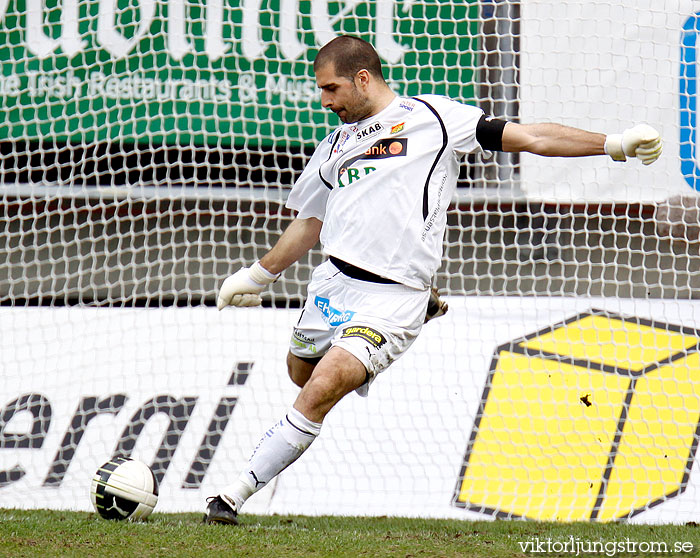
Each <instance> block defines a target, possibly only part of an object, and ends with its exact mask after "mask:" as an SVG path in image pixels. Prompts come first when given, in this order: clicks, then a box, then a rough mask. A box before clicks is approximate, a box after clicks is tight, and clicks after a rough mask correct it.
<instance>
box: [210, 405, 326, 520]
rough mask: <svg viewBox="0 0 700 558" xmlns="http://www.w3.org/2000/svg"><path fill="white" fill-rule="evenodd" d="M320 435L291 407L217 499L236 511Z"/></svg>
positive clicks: (317, 426)
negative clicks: (244, 467) (225, 502)
mask: <svg viewBox="0 0 700 558" xmlns="http://www.w3.org/2000/svg"><path fill="white" fill-rule="evenodd" d="M319 432H321V424H320V423H318V422H312V421H310V420H309V419H307V418H306V417H305V416H304V415H302V414H301V413H300V412H299V411H297V410H296V409H295V408H294V407H292V408H291V409H290V410H289V411H288V412H287V415H286V416H285V417H284V418H283V419H282V420H281V421H279V422H278V423H277V424H275V425H274V426H273V427H272V428H270V430H268V431H267V432H265V435H264V436H263V437H262V438H261V439H260V441H259V442H258V445H257V447H256V448H255V451H253V455H251V456H250V459H249V460H248V466H247V467H246V469H245V470H244V471H243V472H242V473H241V475H240V476H239V477H238V480H237V481H236V482H234V483H233V484H230V485H228V486H226V487H225V488H224V489H223V491H222V492H221V494H220V496H221V497H222V498H224V500H226V501H227V502H228V503H229V504H231V505H233V506H234V509H235V510H236V511H238V510H240V509H241V506H242V505H243V503H244V502H245V501H246V500H247V499H248V498H250V496H252V495H253V494H254V493H255V492H257V491H258V490H260V489H261V488H262V487H263V486H265V485H266V484H267V483H268V482H270V481H271V480H272V479H273V478H275V477H276V476H277V475H278V474H280V473H281V472H282V471H284V470H285V469H286V468H287V467H289V466H290V465H291V464H292V463H294V462H295V461H296V460H297V459H298V458H299V456H300V455H301V454H302V453H304V452H305V451H306V449H307V448H308V447H309V446H310V445H311V442H313V441H314V440H315V439H316V436H318V434H319Z"/></svg>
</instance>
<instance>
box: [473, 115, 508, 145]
mask: <svg viewBox="0 0 700 558" xmlns="http://www.w3.org/2000/svg"><path fill="white" fill-rule="evenodd" d="M506 124H507V122H506V121H505V120H500V119H498V118H491V119H490V120H487V119H486V115H483V114H482V115H481V119H480V120H479V123H478V124H477V125H476V141H478V142H479V145H481V148H482V149H484V150H486V151H503V128H505V127H506Z"/></svg>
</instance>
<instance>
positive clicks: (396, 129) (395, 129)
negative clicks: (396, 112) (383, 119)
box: [390, 122, 406, 134]
mask: <svg viewBox="0 0 700 558" xmlns="http://www.w3.org/2000/svg"><path fill="white" fill-rule="evenodd" d="M404 124H406V123H405V122H401V124H397V125H396V126H392V127H391V132H390V133H391V134H398V133H399V132H400V131H402V130H403V127H404Z"/></svg>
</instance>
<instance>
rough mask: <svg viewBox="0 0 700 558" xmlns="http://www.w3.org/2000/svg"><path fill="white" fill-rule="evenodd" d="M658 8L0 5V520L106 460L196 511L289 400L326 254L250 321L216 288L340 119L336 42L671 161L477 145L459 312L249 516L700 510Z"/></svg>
mask: <svg viewBox="0 0 700 558" xmlns="http://www.w3.org/2000/svg"><path fill="white" fill-rule="evenodd" d="M657 4H658V2H652V1H651V0H644V1H639V0H637V1H635V2H632V1H631V0H624V1H622V2H609V1H605V2H604V1H596V0H593V1H591V0H588V1H585V2H584V1H582V0H564V1H562V2H558V3H556V5H553V4H552V3H551V2H548V1H547V2H545V1H540V0H528V1H526V2H516V1H508V0H498V1H497V0H482V1H476V0H472V1H466V0H462V1H457V0H420V1H419V0H404V1H403V2H394V1H391V0H372V1H360V0H347V1H342V2H341V1H331V0H311V1H308V2H307V1H299V0H270V1H263V0H258V1H252V0H243V1H242V2H228V3H226V2H222V1H221V0H208V1H207V2H185V1H184V0H168V1H165V0H161V1H155V0H114V1H110V0H89V1H85V2H80V3H78V2H77V1H76V0H63V1H62V2H58V1H55V0H16V1H15V2H9V1H5V2H0V39H1V40H0V52H1V53H2V60H3V61H4V63H3V66H2V73H1V74H0V96H1V97H2V108H1V109H0V111H1V113H2V119H0V154H1V157H0V208H1V209H2V212H3V219H2V221H0V223H1V225H0V226H1V227H2V236H0V302H1V303H2V305H1V306H0V331H1V332H2V335H0V355H1V356H0V370H2V374H1V375H0V502H2V504H0V505H2V506H6V507H19V508H43V507H49V508H65V509H81V510H88V509H90V494H89V487H90V481H91V479H92V476H93V474H94V472H95V470H96V469H97V468H98V467H99V466H100V465H101V464H102V463H104V462H106V461H108V460H109V459H110V458H111V457H113V456H125V457H133V458H137V459H140V460H142V461H144V462H146V463H147V464H148V465H150V466H151V468H152V469H153V471H154V474H155V476H156V479H157V481H158V483H159V485H160V502H159V504H158V508H156V511H159V510H162V511H182V510H188V511H195V510H200V509H203V506H204V503H203V502H204V499H205V498H206V497H207V496H210V495H212V494H216V493H217V492H218V490H220V489H221V488H222V487H223V486H225V485H226V484H229V483H230V482H231V481H232V480H233V479H234V478H235V477H236V476H237V475H238V472H239V470H240V469H241V468H242V467H243V466H244V465H245V462H246V459H247V457H248V455H249V454H250V453H251V451H252V450H253V449H254V447H255V445H256V443H257V441H258V439H259V437H260V436H261V435H262V433H263V432H264V431H265V430H267V428H269V427H270V426H271V425H272V424H273V423H274V422H275V421H276V420H278V419H279V417H280V416H281V415H282V414H283V413H284V411H285V409H286V408H288V407H289V406H290V405H291V404H292V402H293V401H294V398H295V395H296V393H297V388H295V387H294V385H293V384H292V383H291V381H290V380H289V379H288V377H287V375H286V364H285V362H286V353H287V350H288V347H289V343H290V336H291V332H292V328H293V326H294V324H295V323H296V320H297V319H298V317H299V312H300V309H299V308H300V306H301V305H302V303H303V302H304V299H305V287H306V283H307V282H308V280H309V277H310V273H311V270H312V269H313V267H314V266H315V265H317V264H318V263H320V262H321V261H322V260H323V258H324V257H325V256H324V254H323V253H322V251H321V249H320V247H316V248H315V249H313V250H311V252H310V253H309V255H308V256H307V257H304V258H303V259H302V260H301V261H300V262H298V263H296V264H294V265H293V266H292V267H290V268H289V269H288V270H287V271H286V272H285V273H284V274H283V276H282V277H281V278H280V279H279V280H278V281H277V282H276V283H275V284H274V285H272V287H271V288H270V289H269V290H268V291H266V292H265V293H264V296H263V298H264V304H263V307H262V308H255V309H231V308H229V309H225V310H224V311H223V312H217V310H216V308H215V299H216V292H217V288H218V286H219V285H220V283H221V282H222V281H223V279H224V278H225V277H226V276H228V275H229V274H230V273H232V272H233V271H235V270H236V269H237V268H239V267H240V266H243V265H250V264H251V263H253V262H254V261H255V260H257V259H258V258H260V257H261V256H262V255H263V254H265V252H266V251H267V250H269V249H270V247H271V246H272V245H273V244H274V243H275V241H276V239H277V238H278V237H279V235H280V234H281V232H282V231H283V230H284V229H285V227H286V226H287V225H288V224H289V222H290V221H291V219H292V218H293V215H292V214H291V213H290V212H289V211H288V210H286V209H285V208H284V202H285V200H286V198H287V195H288V193H289V191H290V188H291V185H292V184H293V182H294V180H295V178H296V177H298V176H299V174H300V172H301V170H302V169H303V168H304V165H305V164H306V162H307V161H308V159H309V157H310V155H311V153H312V152H313V149H314V146H315V144H316V143H317V142H318V141H320V140H321V139H322V138H323V137H325V136H326V135H327V134H328V133H329V131H330V130H331V129H332V128H334V127H335V126H337V125H338V121H337V119H336V117H335V116H334V115H333V114H331V113H329V112H328V111H324V110H322V108H321V107H320V102H319V94H318V91H317V88H316V86H315V82H314V76H313V70H312V62H313V58H314V56H315V53H316V52H317V50H318V48H319V47H320V46H321V45H323V44H325V43H326V42H327V41H329V40H330V39H332V38H334V37H335V36H338V35H340V34H344V33H349V34H355V35H359V36H361V37H363V38H365V39H367V40H369V41H370V42H372V43H373V44H374V45H375V47H376V49H377V51H378V53H379V55H380V57H381V58H382V61H383V63H384V67H385V75H386V77H387V79H388V82H389V84H390V86H391V87H392V88H393V89H394V91H395V92H396V93H398V94H400V95H404V96H412V95H417V94H426V93H436V94H442V95H448V96H450V97H453V98H455V99H458V100H460V101H462V102H465V103H470V104H474V105H477V106H480V107H482V108H483V109H484V110H485V111H486V112H487V113H488V114H492V115H494V116H498V117H502V118H507V119H509V120H514V121H522V122H536V121H554V122H561V123H564V124H568V125H572V126H577V127H581V128H585V129H591V130H595V131H600V132H603V133H619V132H621V131H622V130H624V129H625V128H627V127H630V126H632V125H634V124H637V123H642V122H644V123H648V124H650V125H652V126H654V127H656V128H657V129H659V130H660V131H661V132H662V136H663V138H664V142H665V152H664V155H663V157H662V159H660V160H659V161H658V162H657V163H656V164H655V165H653V166H652V167H650V168H643V167H642V166H641V165H640V164H638V162H637V161H630V162H628V163H627V164H624V165H623V164H619V163H613V162H611V161H610V160H609V159H608V158H603V157H599V158H587V159H583V160H575V161H572V160H554V159H543V158H535V157H533V156H527V155H522V156H516V155H512V154H485V155H483V156H482V155H478V156H476V155H475V156H469V157H468V158H467V159H466V160H465V163H464V165H463V168H462V171H461V175H460V180H459V187H458V189H457V192H456V194H455V197H454V200H453V203H452V205H451V206H450V208H449V210H448V231H447V234H446V236H445V240H444V259H443V265H442V267H441V269H440V271H439V274H438V276H437V277H436V284H437V286H438V287H439V288H440V289H441V292H442V293H443V294H444V295H445V296H446V298H447V300H448V302H449V304H450V310H449V312H448V314H447V315H445V316H444V317H441V318H439V319H437V320H435V321H432V322H430V323H428V324H427V325H426V326H425V328H424V331H423V333H422V334H421V336H420V338H419V339H418V341H417V342H416V343H415V344H414V346H413V347H412V348H411V350H410V351H409V353H408V354H407V355H405V356H404V357H402V359H400V360H399V361H398V362H396V363H395V364H394V365H393V366H392V367H391V369H390V370H388V371H387V372H386V373H384V374H382V375H381V376H380V377H379V379H378V380H377V381H376V382H375V383H374V384H373V385H372V388H371V390H370V396H369V398H367V399H363V398H360V397H357V396H355V395H354V394H353V395H351V396H348V397H347V398H346V399H345V400H343V401H342V402H341V403H340V404H339V405H338V407H337V408H336V409H334V410H333V412H332V413H331V414H330V415H329V416H328V418H327V420H326V421H325V423H324V428H323V431H322V434H321V436H320V437H319V439H318V440H317V441H316V442H315V443H314V445H313V446H312V447H311V449H310V450H309V451H308V452H307V453H306V454H305V455H304V456H303V457H302V458H301V459H300V460H299V461H298V462H297V463H295V464H294V465H293V466H292V467H291V468H290V469H288V470H287V471H285V472H284V473H283V474H282V475H281V476H280V477H279V478H278V479H277V480H276V481H275V482H274V483H272V484H271V486H269V487H266V488H265V489H264V490H262V491H261V492H260V493H258V494H256V495H255V496H254V497H253V498H252V499H251V500H250V502H249V503H248V504H247V505H246V509H245V511H249V512H251V513H303V514H371V515H383V514H389V515H405V516H415V515H428V516H435V517H455V518H462V519H479V518H487V517H509V518H511V517H512V518H520V517H525V518H531V519H547V520H549V519H552V520H561V521H572V520H613V519H621V518H634V519H635V520H639V521H644V522H685V521H697V520H698V517H699V516H700V477H699V476H698V475H699V474H700V473H698V471H697V466H694V460H695V457H696V450H697V446H698V435H699V434H698V433H699V432H700V388H699V387H698V386H700V376H699V375H700V352H699V349H700V305H698V303H697V300H696V299H697V298H698V293H699V292H700V274H698V270H699V269H700V256H699V255H698V236H699V233H700V209H699V208H700V204H698V201H697V196H696V191H697V188H698V182H697V180H698V179H697V177H698V175H699V174H700V171H697V155H696V149H695V146H696V141H697V136H696V129H697V120H696V119H697V114H696V110H697V100H696V92H697V87H696V75H697V69H696V60H697V59H696V49H697V44H696V39H697V35H698V30H699V29H700V16H698V15H697V14H696V11H697V6H695V3H694V2H692V1H689V0H688V1H686V0H667V1H666V2H664V3H662V4H663V6H660V5H657ZM696 171H697V172H696ZM335 310H340V311H342V310H343V309H331V310H329V312H331V311H335ZM329 319H333V316H331V315H329ZM307 341H308V340H299V339H297V340H296V342H299V343H304V342H307Z"/></svg>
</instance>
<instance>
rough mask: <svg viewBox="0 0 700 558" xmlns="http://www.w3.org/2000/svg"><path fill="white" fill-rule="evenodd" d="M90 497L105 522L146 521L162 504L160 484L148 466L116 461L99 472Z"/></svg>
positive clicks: (132, 461) (125, 460)
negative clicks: (107, 520)
mask: <svg viewBox="0 0 700 558" xmlns="http://www.w3.org/2000/svg"><path fill="white" fill-rule="evenodd" d="M90 496H91V498H92V505H93V506H95V510H96V511H97V513H99V514H100V515H101V516H102V517H104V518H105V519H130V520H138V519H145V518H147V517H148V516H149V515H151V512H152V511H153V508H155V507H156V503H157V502H158V481H157V480H156V477H155V475H154V474H153V471H151V468H150V467H149V466H148V465H146V464H145V463H142V462H141V461H137V460H136V459H130V458H128V457H115V458H114V459H112V460H110V461H107V463H105V464H104V465H102V466H101V467H100V468H99V469H97V472H96V473H95V476H94V477H93V479H92V487H91V489H90Z"/></svg>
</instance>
